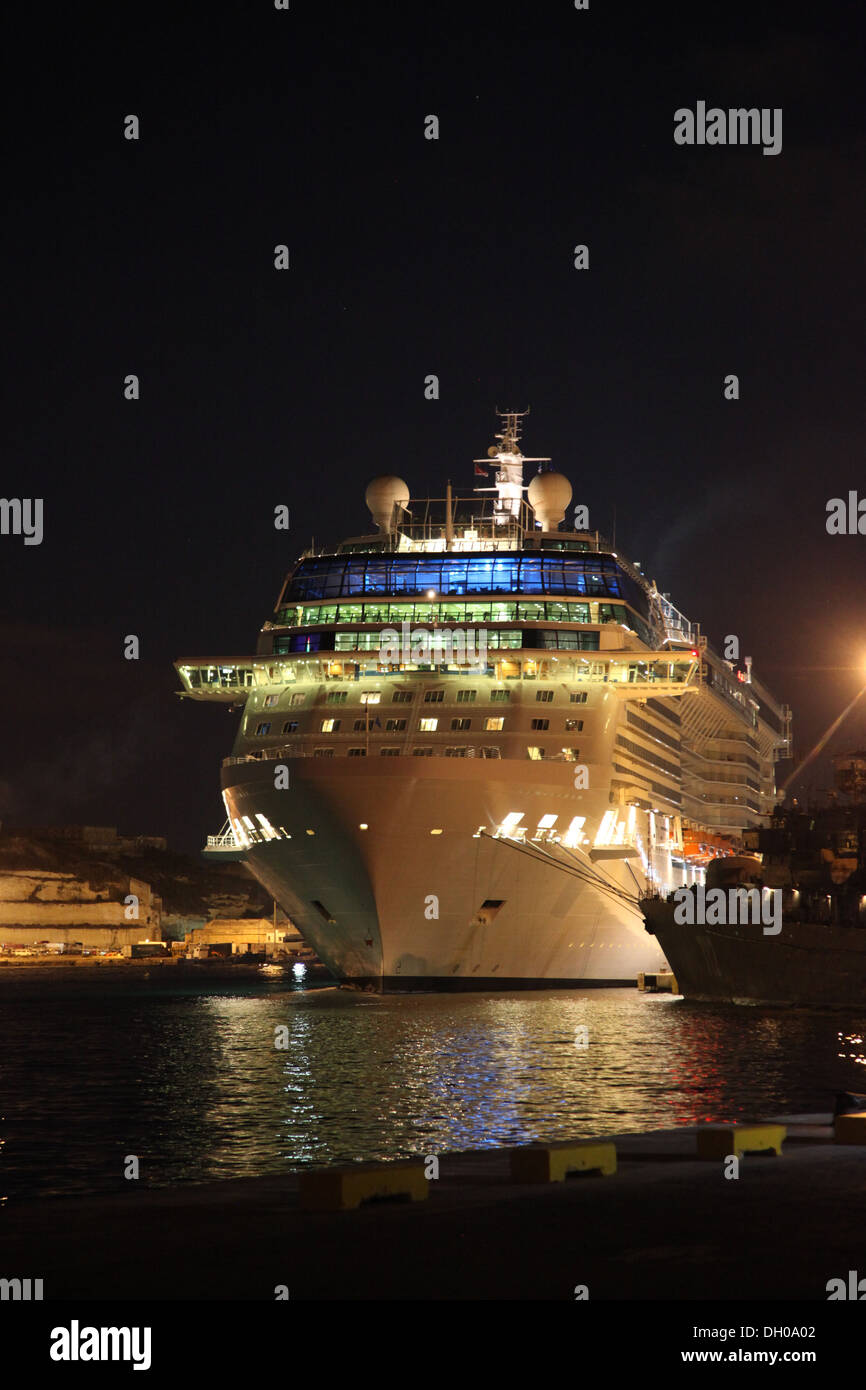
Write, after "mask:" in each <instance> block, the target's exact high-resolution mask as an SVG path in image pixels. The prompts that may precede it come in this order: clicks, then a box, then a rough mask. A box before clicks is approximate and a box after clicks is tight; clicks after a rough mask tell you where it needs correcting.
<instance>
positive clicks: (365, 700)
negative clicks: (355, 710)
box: [361, 690, 382, 705]
mask: <svg viewBox="0 0 866 1390" xmlns="http://www.w3.org/2000/svg"><path fill="white" fill-rule="evenodd" d="M381 698H382V696H381V693H380V692H379V691H378V690H362V691H361V704H362V705H378V703H379V701H380V700H381Z"/></svg>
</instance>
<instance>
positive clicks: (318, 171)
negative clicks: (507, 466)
mask: <svg viewBox="0 0 866 1390" xmlns="http://www.w3.org/2000/svg"><path fill="white" fill-rule="evenodd" d="M177 8H178V9H181V10H182V15H181V17H180V18H178V17H177V15H176V14H175V13H174V12H173V10H172V8H169V7H160V6H159V5H157V6H150V5H148V6H133V7H130V6H124V7H120V8H114V7H112V8H111V9H109V7H100V8H98V9H97V8H92V9H88V7H87V6H86V5H85V6H83V7H82V6H75V7H64V8H63V9H61V7H57V13H52V12H51V10H50V9H49V10H37V11H35V12H34V13H33V14H32V15H31V17H30V19H29V20H27V21H26V23H27V25H28V26H30V27H26V28H25V21H24V19H23V18H22V16H21V15H19V16H18V18H17V19H13V20H12V22H11V34H8V35H7V43H6V48H7V60H8V63H7V75H6V78H5V95H6V113H5V118H4V122H3V129H4V133H5V145H6V158H5V180H4V182H5V191H6V194H7V199H6V203H7V208H6V215H5V219H4V240H5V246H4V254H3V265H4V269H5V272H6V277H5V278H6V282H7V287H8V288H7V294H6V296H5V297H4V298H5V301H6V304H5V308H4V313H3V319H4V333H3V339H4V348H5V361H4V364H3V385H4V388H5V391H4V403H3V415H2V419H3V425H4V434H5V447H4V450H3V474H2V487H0V493H2V495H3V496H5V497H7V498H11V497H19V498H23V497H43V498H44V505H45V534H44V539H43V542H42V544H41V545H39V546H25V545H24V544H23V539H22V538H21V537H20V536H13V535H6V536H0V567H2V610H0V611H2V628H0V644H2V645H0V662H2V677H3V678H2V681H0V691H2V719H3V730H4V739H3V756H2V762H0V817H2V818H3V820H4V821H6V822H13V823H14V822H18V823H31V822H43V823H49V824H52V823H60V822H71V821H84V822H88V823H97V824H117V825H119V826H120V827H121V828H122V829H124V830H125V831H128V832H134V831H141V832H147V833H152V834H156V833H163V834H168V835H169V837H170V839H171V841H172V842H173V843H174V844H175V845H176V846H177V847H179V848H186V849H195V848H197V847H198V845H199V844H200V843H201V841H202V837H203V836H204V835H205V834H207V833H208V832H211V833H212V832H214V831H216V830H218V829H219V827H220V824H221V822H222V819H223V811H222V804H221V801H220V798H219V761H220V758H221V757H223V756H225V755H226V754H227V753H228V752H229V751H230V745H231V742H232V739H233V737H234V732H235V727H236V720H237V715H236V714H229V713H228V712H227V711H226V709H225V708H223V707H218V708H209V707H207V706H205V705H201V704H196V703H194V702H192V701H181V700H179V699H178V698H177V697H176V696H175V694H174V693H173V692H174V691H175V690H176V689H177V688H178V687H179V681H178V680H177V678H176V676H175V674H174V672H173V670H172V667H171V663H172V661H173V660H175V659H176V658H178V657H181V656H203V655H225V656H229V655H233V656H238V655H246V654H250V653H252V652H254V651H255V645H256V636H257V633H258V629H259V627H260V625H261V623H262V622H263V621H264V620H265V619H266V618H268V617H269V616H270V611H271V609H272V607H273V603H274V601H275V599H276V597H277V594H278V592H279V590H280V587H281V584H282V580H283V577H284V574H285V572H286V570H287V569H288V568H289V565H290V564H291V563H292V562H293V560H294V559H295V558H296V556H297V554H298V553H299V552H300V550H302V549H303V548H305V547H306V546H308V545H309V544H310V539H311V537H313V536H314V537H315V539H316V542H317V543H322V542H325V541H330V542H335V541H337V540H339V539H340V538H341V537H343V536H345V535H352V534H359V533H363V532H366V531H368V530H369V529H371V528H370V523H369V521H368V513H367V511H366V508H365V505H364V489H365V487H366V484H367V482H368V481H369V479H370V478H371V477H372V476H374V475H375V474H377V473H381V472H395V473H397V474H399V475H400V476H402V477H403V478H405V479H406V481H407V482H408V484H409V486H410V489H411V491H412V494H413V496H414V495H425V494H426V493H427V492H430V493H432V494H433V495H442V493H443V491H444V484H445V481H446V479H447V478H449V477H450V479H451V481H452V482H453V484H454V485H455V486H462V487H467V488H470V487H472V486H473V485H474V481H475V480H474V478H473V472H472V463H471V460H472V458H473V456H474V455H480V454H482V453H484V452H486V450H487V447H488V446H489V445H490V444H491V443H492V442H493V431H494V429H495V428H497V425H496V421H495V417H494V414H493V410H494V407H495V406H497V405H498V406H499V407H500V408H502V407H506V406H507V407H509V408H511V409H517V410H522V409H524V408H525V407H526V406H527V405H530V406H531V410H532V413H531V415H530V418H529V420H528V421H527V427H526V431H525V435H524V440H523V445H524V449H525V452H526V453H527V454H541V455H550V456H551V457H552V458H553V462H554V467H556V468H559V469H560V470H561V471H562V472H564V473H565V474H566V475H567V476H568V477H569V479H570V480H571V482H572V484H573V487H574V502H575V503H579V502H580V503H584V504H586V505H587V506H588V507H589V511H590V520H591V525H592V526H593V528H595V527H597V528H599V529H600V530H602V531H605V532H609V531H610V529H611V522H612V517H613V512H614V508H615V509H616V536H617V548H618V549H619V550H621V551H622V552H624V553H625V554H627V555H629V556H630V557H631V558H633V559H637V560H639V561H640V562H641V563H642V566H643V569H644V572H645V573H646V574H647V575H648V576H649V577H650V578H655V579H656V580H657V582H658V585H659V588H660V589H664V590H666V591H669V592H670V594H671V597H672V599H673V601H674V602H675V603H676V604H677V606H678V607H679V608H681V609H682V610H683V611H684V612H685V613H686V615H687V616H688V617H689V618H690V619H692V620H693V621H698V622H700V623H701V625H702V629H703V631H704V632H705V633H706V634H707V635H708V637H709V639H710V640H711V641H712V642H713V643H714V644H716V645H717V646H719V645H720V644H721V643H722V640H723V638H724V637H725V635H726V634H729V633H733V634H737V635H738V636H739V638H740V642H741V651H742V654H743V655H751V656H752V657H753V659H754V670H755V672H756V674H758V675H759V676H760V677H761V678H763V679H765V680H766V681H767V683H768V684H769V685H770V687H771V688H772V689H773V690H774V692H775V693H776V694H777V695H778V696H779V698H781V699H783V700H785V701H787V702H788V703H789V704H791V706H792V707H793V710H794V717H795V726H794V727H795V749H796V751H797V753H798V754H799V755H800V756H802V755H803V754H804V753H805V752H806V751H807V750H808V749H809V747H810V746H811V744H812V743H813V742H814V741H815V739H816V738H817V737H818V736H819V735H820V734H821V733H822V732H823V730H824V728H825V727H826V726H827V725H828V724H829V723H830V722H831V720H832V719H833V718H834V717H835V716H836V715H837V714H838V713H839V711H840V710H841V709H842V708H843V706H844V705H845V704H846V703H847V702H848V701H849V700H850V699H851V698H852V696H853V695H854V694H855V693H856V691H857V689H858V688H859V686H861V685H862V684H863V683H864V680H866V665H864V662H866V586H864V577H866V565H864V552H866V536H858V535H849V536H830V535H828V534H827V531H826V517H827V510H826V508H827V502H828V499H829V498H831V497H847V494H848V491H849V490H850V489H855V490H857V489H859V495H860V496H861V497H866V468H864V466H863V460H864V453H866V419H864V392H863V383H864V379H866V373H864V366H866V362H864V326H863V310H864V304H866V270H864V227H866V216H864V213H866V207H864V203H866V169H864V150H866V126H864V91H866V84H864V43H863V37H864V31H863V19H862V17H861V16H860V15H859V14H858V7H857V6H855V5H850V6H849V5H830V6H828V7H825V8H823V9H821V10H820V12H819V10H818V7H814V10H813V11H812V13H811V14H808V17H807V18H806V19H805V20H804V21H802V22H801V20H800V19H798V18H797V17H796V12H795V11H794V10H793V9H791V8H790V7H788V6H785V5H782V4H779V5H777V6H775V7H774V10H773V12H772V15H771V18H770V19H769V20H768V21H765V20H763V19H762V18H761V11H760V10H759V9H758V8H756V7H755V6H752V5H746V4H743V5H739V6H721V5H720V6H699V5H698V6H695V7H693V9H694V13H692V14H691V17H686V14H685V13H684V12H680V10H679V7H677V8H676V10H674V9H669V8H668V7H666V6H664V5H648V4H647V5H631V6H628V5H627V6H624V7H623V6H621V5H620V6H617V5H613V4H606V3H602V0H591V6H590V9H589V11H587V12H577V11H575V10H574V8H573V6H570V5H569V3H567V0H562V2H561V3H557V4H552V3H547V4H540V5H533V6H531V7H520V6H511V7H509V6H508V5H496V6H494V7H491V8H490V9H489V10H488V9H486V8H485V7H484V6H483V5H471V6H467V7H466V9H465V10H464V8H463V7H456V6H455V7H453V9H451V8H449V7H447V6H446V7H442V6H437V5H416V4H412V3H406V4H404V5H401V6H389V5H372V6H359V5H353V6H349V5H346V6H345V7H339V6H333V5H327V4H324V3H303V0H291V9H290V10H289V11H288V12H284V11H277V10H275V9H274V7H273V5H269V4H267V3H264V0H261V3H256V4H246V5H238V6H202V7H198V8H197V7H195V6H189V5H183V6H181V7H177ZM538 34H545V35H547V37H537V35H538ZM699 100H703V101H706V102H707V105H708V106H713V105H716V106H719V107H722V108H725V109H727V108H728V107H738V106H745V107H752V106H755V107H759V108H764V107H766V108H776V107H781V108H782V110H783V145H782V151H781V153H780V154H778V155H777V156H765V155H763V154H762V152H761V149H760V147H753V146H743V147H726V146H715V147H709V146H705V147H703V148H698V147H690V148H689V147H682V146H678V145H676V144H675V143H674V139H673V131H674V111H675V110H676V109H678V108H681V107H690V108H692V109H694V108H695V106H696V103H697V102H698V101H699ZM130 113H132V114H136V115H137V116H138V117H139V120H140V123H141V131H140V139H139V140H138V141H128V140H126V139H124V134H123V131H124V117H125V116H126V115H128V114H130ZM429 114H435V115H437V116H438V118H439V121H440V138H439V139H438V141H432V140H427V139H425V138H424V127H425V117H426V116H427V115H429ZM279 243H285V244H287V245H288V247H289V252H290V268H289V270H288V271H282V272H281V271H277V270H275V269H274V247H275V245H277V244H279ZM578 243H585V244H587V245H588V247H589V257H590V266H589V269H588V270H586V271H577V270H575V269H574V265H573V248H574V246H575V245H577V244H578ZM128 373H136V374H137V375H139V377H140V380H141V399H140V400H138V401H127V400H125V399H124V394H123V384H124V378H125V377H126V375H127V374H128ZM431 373H435V374H436V375H437V376H438V377H439V381H440V399H439V400H438V401H428V400H425V396H424V379H425V377H426V376H427V375H428V374H431ZM729 373H736V374H737V375H738V377H739V382H740V399H739V400H738V401H727V400H725V399H724V395H723V385H724V378H725V376H726V375H727V374H729ZM527 480H528V478H527ZM279 503H284V504H286V505H288V506H289V508H290V510H291V519H292V528H291V531H290V532H289V534H288V536H287V535H286V533H285V532H280V531H276V530H275V529H274V526H273V509H274V507H275V506H276V505H277V504H279ZM864 529H866V520H864ZM127 633H136V634H138V635H139V636H140V638H141V648H142V656H141V660H140V661H138V662H130V661H126V660H124V658H123V638H124V636H125V635H126V634H127ZM864 743H866V699H864V701H863V708H862V710H861V709H860V708H859V707H858V711H856V712H855V714H854V715H853V716H852V718H851V720H850V721H849V723H848V725H847V726H846V728H844V729H843V730H842V731H840V733H839V734H837V735H836V737H835V739H834V741H833V743H832V745H831V751H842V750H844V749H846V748H851V747H856V746H858V745H863V744H864ZM789 768H790V765H783V770H782V776H784V775H786V773H787V771H788V770H789ZM827 779H828V764H827V762H826V760H824V762H822V763H819V764H818V765H817V767H813V768H812V769H811V770H810V771H809V773H808V774H807V776H806V781H808V782H811V783H812V784H813V785H815V786H817V785H819V784H820V783H821V782H822V781H824V782H826V781H827ZM795 789H796V788H795Z"/></svg>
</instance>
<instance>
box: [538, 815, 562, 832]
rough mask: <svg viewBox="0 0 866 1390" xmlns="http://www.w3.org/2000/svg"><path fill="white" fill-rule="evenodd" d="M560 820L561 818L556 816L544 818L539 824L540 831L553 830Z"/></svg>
mask: <svg viewBox="0 0 866 1390" xmlns="http://www.w3.org/2000/svg"><path fill="white" fill-rule="evenodd" d="M558 819H559V817H558V816H554V815H549V816H542V817H541V820H540V821H539V822H538V828H539V830H552V829H553V827H554V826H555V825H556V822H557V820H558Z"/></svg>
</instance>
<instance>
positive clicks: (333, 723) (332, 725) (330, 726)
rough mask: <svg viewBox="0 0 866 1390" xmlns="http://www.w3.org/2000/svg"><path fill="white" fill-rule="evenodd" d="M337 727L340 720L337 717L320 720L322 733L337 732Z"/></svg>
mask: <svg viewBox="0 0 866 1390" xmlns="http://www.w3.org/2000/svg"><path fill="white" fill-rule="evenodd" d="M339 727H340V720H339V719H323V720H322V733H323V734H335V733H336V732H337V730H338V729H339Z"/></svg>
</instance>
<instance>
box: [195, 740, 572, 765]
mask: <svg viewBox="0 0 866 1390" xmlns="http://www.w3.org/2000/svg"><path fill="white" fill-rule="evenodd" d="M358 737H360V738H363V737H364V735H363V734H360V735H356V738H358ZM371 737H375V738H376V739H377V742H376V743H375V744H372V745H371V748H370V750H369V755H368V754H367V750H366V749H365V756H372V757H375V756H376V752H377V749H378V748H380V747H382V746H383V744H380V743H379V742H378V740H380V739H381V740H383V741H384V746H385V747H388V746H390V747H393V746H394V739H395V737H396V735H394V734H382V733H376V734H375V735H371ZM404 737H405V735H404ZM418 737H419V738H423V737H424V735H423V734H419V735H418ZM388 739H391V744H390V745H389V744H388V743H387V740H388ZM348 746H349V745H348V743H347V742H345V743H336V744H334V745H333V752H331V751H330V749H329V756H325V755H323V754H321V753H315V752H313V750H312V749H310V748H290V747H286V746H285V745H283V746H281V747H279V748H262V749H256V751H255V753H240V754H237V753H235V754H232V755H231V756H230V757H228V758H223V760H222V766H223V767H236V766H237V765H238V764H240V763H260V762H273V761H274V760H276V759H278V758H288V759H294V758H318V759H319V760H320V761H322V762H328V761H332V760H333V758H335V757H342V756H344V752H343V750H344V749H346V748H347V747H348ZM352 746H353V747H355V746H357V745H356V744H353V745H352ZM451 747H454V745H453V744H452V745H451ZM461 750H462V751H461V752H460V753H447V752H446V750H445V748H444V747H442V748H434V749H433V752H432V753H430V754H427V755H426V756H429V757H432V758H452V759H453V758H462V757H466V758H475V759H477V760H478V761H481V762H483V761H501V760H502V753H501V750H500V749H498V748H497V747H496V746H495V745H491V744H477V745H475V744H466V745H461ZM389 756H390V757H393V758H396V757H401V758H407V757H408V758H411V757H414V756H415V755H414V754H413V752H412V749H411V748H401V749H400V751H399V753H391V754H390V755H389ZM508 761H511V762H527V761H529V762H543V763H574V764H575V766H577V765H578V760H577V759H576V758H574V757H573V756H569V755H567V754H565V753H551V754H550V755H549V756H548V755H546V756H545V757H543V758H528V757H527V756H526V755H523V754H522V755H520V756H519V757H518V758H512V759H509V760H508Z"/></svg>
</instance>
